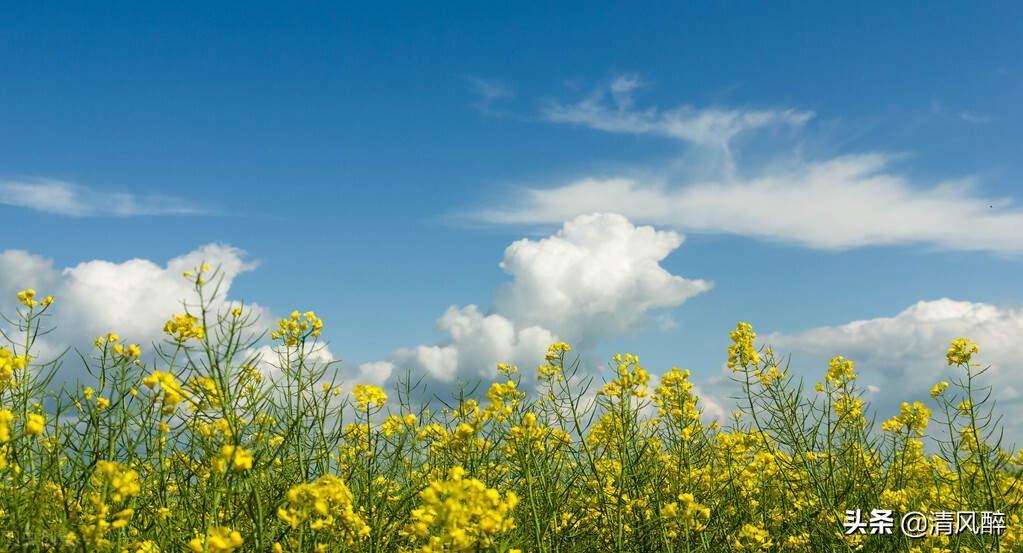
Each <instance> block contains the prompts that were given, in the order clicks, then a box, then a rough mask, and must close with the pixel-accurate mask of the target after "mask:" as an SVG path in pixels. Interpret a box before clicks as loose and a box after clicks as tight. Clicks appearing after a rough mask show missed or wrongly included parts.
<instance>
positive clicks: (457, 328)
mask: <svg viewBox="0 0 1023 553" xmlns="http://www.w3.org/2000/svg"><path fill="white" fill-rule="evenodd" d="M437 328H438V330H441V331H443V332H445V333H447V334H448V336H449V342H450V343H448V344H444V345H419V346H416V347H414V348H401V349H397V350H395V351H393V352H391V354H390V356H389V361H390V363H391V365H392V367H393V366H400V367H404V368H408V369H410V370H412V371H413V373H420V374H421V373H423V372H425V373H426V374H427V375H429V376H430V377H432V378H434V379H436V380H438V381H440V382H444V383H451V382H454V381H455V380H456V379H458V378H459V377H461V378H462V379H463V380H468V379H473V380H474V379H476V378H481V377H482V378H489V377H491V376H493V375H494V374H496V367H497V364H498V363H511V364H522V365H523V366H536V365H538V364H540V362H541V361H542V360H543V358H544V354H546V353H547V346H549V345H551V344H552V343H554V342H557V341H558V337H557V335H555V334H554V333H552V332H551V331H549V330H547V329H544V328H541V327H539V326H536V325H523V324H521V323H519V324H517V323H516V322H514V321H512V320H510V319H508V318H506V317H504V316H502V315H498V314H490V315H484V314H483V313H482V312H481V311H480V309H479V307H477V306H475V305H469V306H466V307H463V308H458V307H456V306H451V307H449V308H448V309H447V310H446V311H445V312H444V314H443V315H441V317H440V319H438V320H437Z"/></svg>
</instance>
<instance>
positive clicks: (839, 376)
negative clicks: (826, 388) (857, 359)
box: [818, 355, 856, 391]
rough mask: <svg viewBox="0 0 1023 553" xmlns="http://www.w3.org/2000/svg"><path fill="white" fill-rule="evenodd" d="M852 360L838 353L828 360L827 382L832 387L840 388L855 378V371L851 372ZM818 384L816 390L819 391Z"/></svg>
mask: <svg viewBox="0 0 1023 553" xmlns="http://www.w3.org/2000/svg"><path fill="white" fill-rule="evenodd" d="M853 367H854V365H853V362H852V361H850V360H848V359H846V358H845V357H842V356H841V355H839V356H838V357H832V358H831V361H828V374H827V377H826V378H827V382H828V384H830V385H831V386H832V387H834V388H841V387H843V386H845V384H846V383H848V382H850V381H853V380H856V373H855V372H853ZM819 388H820V384H818V391H820V389H819Z"/></svg>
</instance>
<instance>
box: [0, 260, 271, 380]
mask: <svg viewBox="0 0 1023 553" xmlns="http://www.w3.org/2000/svg"><path fill="white" fill-rule="evenodd" d="M244 255H245V254H244V252H243V251H241V250H239V249H237V248H234V247H231V246H226V245H221V244H208V245H206V246H203V247H201V248H199V249H197V250H195V251H193V252H190V253H188V254H185V255H182V256H179V257H176V258H174V259H172V260H170V261H169V262H167V264H166V265H165V266H160V265H157V264H156V263H153V262H152V261H149V260H145V259H131V260H128V261H124V262H122V263H113V262H109V261H103V260H94V261H88V262H84V263H80V264H78V265H76V266H74V267H68V268H65V269H63V270H58V269H56V268H54V267H53V262H52V260H49V259H45V258H43V257H41V256H38V255H34V254H31V253H28V252H25V251H21V250H7V251H4V252H0V283H2V285H0V286H2V288H3V290H2V291H3V298H2V299H0V307H2V308H3V309H4V311H5V312H9V311H10V310H11V309H12V308H13V303H14V294H15V291H16V290H20V289H24V288H35V289H36V291H37V293H38V294H40V295H53V296H54V298H55V301H54V304H53V306H52V308H51V311H50V312H51V313H52V314H53V315H54V317H53V318H52V319H50V320H49V321H48V323H52V324H53V325H55V327H56V330H55V331H54V332H53V333H52V334H49V335H47V336H45V337H44V339H43V340H41V341H40V342H39V345H40V347H43V348H45V350H46V351H47V352H50V353H55V352H59V351H61V350H62V349H63V348H65V347H72V348H78V349H79V350H82V351H84V350H86V349H87V348H88V347H89V346H90V345H91V343H92V339H93V338H95V337H96V336H100V335H103V334H106V333H108V332H114V333H117V334H119V335H121V337H122V338H124V339H126V340H129V341H131V342H135V343H139V344H140V345H142V346H143V347H144V348H145V347H146V346H148V345H150V344H152V343H153V342H160V341H162V340H163V338H164V336H163V332H162V331H163V325H164V323H165V322H166V321H167V320H168V319H169V318H170V316H171V315H172V314H174V313H182V312H184V307H183V305H182V302H183V301H186V300H187V301H188V302H189V304H190V305H191V306H194V305H195V303H196V299H197V298H196V296H195V293H194V291H193V290H192V286H191V284H190V283H189V282H188V281H187V280H186V279H185V278H184V277H183V276H182V273H183V272H184V271H186V270H190V269H192V268H194V267H197V266H199V265H201V264H202V263H203V262H206V263H209V264H210V265H211V267H213V268H216V267H219V271H220V272H219V276H220V277H221V278H222V280H221V281H220V296H219V297H218V298H217V299H216V300H214V302H213V303H212V305H211V307H213V308H214V309H218V308H224V307H226V306H228V305H230V304H229V302H228V300H227V297H228V293H229V291H230V288H231V284H232V282H233V280H234V278H235V277H236V276H237V275H238V274H240V273H242V272H245V271H249V270H252V269H253V268H254V267H255V266H256V264H255V263H253V262H250V261H246V260H245V259H244ZM210 284H213V281H212V280H211V281H210ZM247 309H249V310H250V311H252V312H254V313H256V314H259V315H260V319H261V320H262V321H269V320H270V318H269V317H267V316H266V313H265V312H264V310H263V309H262V308H261V307H259V306H258V305H248V306H247ZM68 365H69V366H71V365H76V364H75V363H74V362H71V363H68Z"/></svg>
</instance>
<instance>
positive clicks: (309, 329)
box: [270, 311, 323, 347]
mask: <svg viewBox="0 0 1023 553" xmlns="http://www.w3.org/2000/svg"><path fill="white" fill-rule="evenodd" d="M277 327H278V329H277V330H275V331H274V332H273V333H271V334H270V339H271V340H283V341H284V345H286V346H292V347H293V346H297V345H298V343H299V342H302V341H304V340H306V339H307V338H319V337H320V331H322V330H323V321H322V320H320V318H319V317H317V316H316V313H313V312H312V311H307V312H305V314H300V313H299V312H298V311H292V313H291V317H290V318H287V319H281V320H279V321H277Z"/></svg>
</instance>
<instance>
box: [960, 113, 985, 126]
mask: <svg viewBox="0 0 1023 553" xmlns="http://www.w3.org/2000/svg"><path fill="white" fill-rule="evenodd" d="M959 118H960V119H962V120H963V121H966V122H967V123H975V124H978V125H980V124H983V123H990V122H991V121H992V118H991V116H990V115H981V114H976V113H972V112H969V111H960V112H959Z"/></svg>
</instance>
